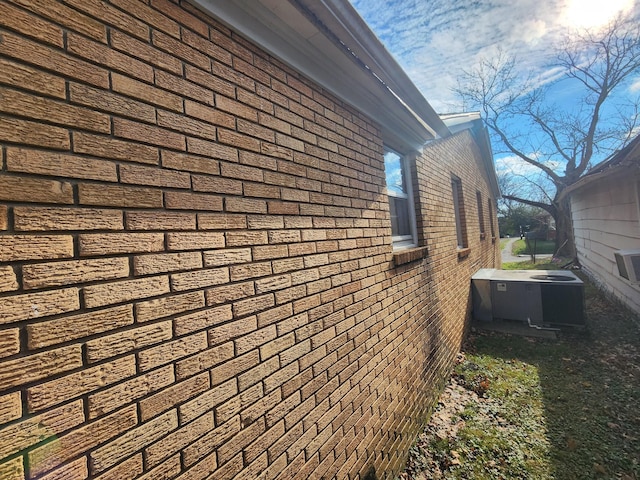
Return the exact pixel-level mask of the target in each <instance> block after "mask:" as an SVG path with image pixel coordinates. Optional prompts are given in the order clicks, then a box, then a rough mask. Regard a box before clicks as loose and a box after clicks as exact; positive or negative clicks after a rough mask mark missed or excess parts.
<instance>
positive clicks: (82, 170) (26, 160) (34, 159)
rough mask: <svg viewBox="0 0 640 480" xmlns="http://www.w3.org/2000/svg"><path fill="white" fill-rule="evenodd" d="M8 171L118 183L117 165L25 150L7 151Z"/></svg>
mask: <svg viewBox="0 0 640 480" xmlns="http://www.w3.org/2000/svg"><path fill="white" fill-rule="evenodd" d="M7 170H9V171H13V172H24V173H33V174H38V175H51V176H56V177H73V178H88V179H92V180H104V181H107V182H117V181H118V175H117V173H116V165H115V163H111V162H106V161H104V160H97V159H92V158H86V157H76V156H72V155H67V154H62V153H54V152H45V151H40V150H29V149H24V148H9V149H7Z"/></svg>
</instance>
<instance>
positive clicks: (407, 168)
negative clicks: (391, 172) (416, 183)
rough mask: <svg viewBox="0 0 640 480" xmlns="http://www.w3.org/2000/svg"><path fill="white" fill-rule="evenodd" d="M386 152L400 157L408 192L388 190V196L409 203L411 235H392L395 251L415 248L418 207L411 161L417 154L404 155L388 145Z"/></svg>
mask: <svg viewBox="0 0 640 480" xmlns="http://www.w3.org/2000/svg"><path fill="white" fill-rule="evenodd" d="M384 149H385V152H387V151H391V152H393V153H395V154H396V155H398V156H399V157H400V163H401V168H402V173H403V175H405V177H404V179H405V183H406V189H407V193H406V195H401V194H398V193H395V192H390V191H389V190H387V196H389V197H395V198H403V199H406V200H408V201H407V205H408V206H409V227H410V228H411V235H392V237H391V241H392V242H393V251H394V252H395V251H398V250H405V249H407V248H413V247H417V246H418V227H417V224H416V209H415V197H414V195H413V177H412V176H411V163H410V162H411V161H415V159H416V157H417V154H416V153H410V154H408V155H402V154H401V153H399V152H397V151H396V150H394V149H392V148H389V147H386V146H385V148H384ZM385 187H386V177H385Z"/></svg>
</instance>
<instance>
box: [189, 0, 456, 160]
mask: <svg viewBox="0 0 640 480" xmlns="http://www.w3.org/2000/svg"><path fill="white" fill-rule="evenodd" d="M193 1H194V2H195V3H196V4H197V6H198V7H199V8H201V9H202V10H204V11H206V12H207V13H209V14H210V15H212V16H213V17H215V18H217V19H219V20H220V21H221V22H223V23H224V24H226V25H227V26H229V27H230V28H231V29H233V30H234V31H236V32H238V33H240V34H241V35H243V36H245V37H246V38H248V39H250V40H251V41H253V42H254V43H256V44H258V45H260V47H261V48H263V49H264V50H266V51H267V52H269V53H270V54H271V55H273V56H274V57H276V58H278V59H279V60H281V61H282V62H284V63H286V64H287V65H289V66H291V67H292V68H294V69H295V70H297V71H299V72H300V73H302V74H303V75H305V76H306V77H308V78H310V79H311V80H313V81H314V82H316V83H317V84H319V85H320V86H321V87H323V88H325V89H326V90H328V91H329V92H331V93H333V94H334V95H336V96H337V97H338V98H340V99H341V100H343V101H344V102H345V103H347V104H350V105H352V106H353V107H355V108H356V109H358V110H359V111H361V112H362V113H363V114H365V115H367V116H368V117H369V118H371V119H373V120H375V121H376V122H377V124H378V125H379V126H380V128H381V130H382V135H383V139H384V141H385V142H387V143H389V144H390V145H391V146H393V147H394V148H397V149H399V150H410V149H413V150H419V149H420V148H421V147H422V146H423V145H424V143H425V142H427V141H429V140H432V139H434V138H437V137H439V136H446V135H448V134H449V131H448V129H447V127H446V126H445V125H444V123H443V122H442V121H441V120H440V118H439V117H438V116H437V114H436V113H435V111H433V109H432V108H431V106H430V105H429V103H428V102H427V101H426V100H425V99H424V97H423V96H422V95H421V94H420V92H419V91H418V90H417V88H416V87H415V86H414V85H413V83H412V82H411V81H410V80H409V78H408V77H407V75H406V73H405V72H404V71H403V70H402V69H401V68H400V66H399V65H398V64H397V63H396V62H395V60H393V57H391V55H390V54H389V53H388V52H387V51H386V50H385V49H384V46H382V44H381V43H380V41H379V40H378V39H377V38H376V37H375V35H374V34H373V33H372V32H371V30H369V28H368V27H367V26H366V24H365V23H364V21H363V20H362V19H361V18H360V17H359V16H358V14H357V12H356V11H355V10H354V9H353V7H351V5H350V4H349V3H348V2H347V1H346V0H323V1H317V0H193Z"/></svg>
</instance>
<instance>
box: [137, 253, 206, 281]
mask: <svg viewBox="0 0 640 480" xmlns="http://www.w3.org/2000/svg"><path fill="white" fill-rule="evenodd" d="M199 268H202V255H201V254H200V252H179V253H161V254H156V255H141V256H136V257H133V273H134V275H136V276H137V275H151V274H155V273H166V272H175V271H180V270H194V269H199Z"/></svg>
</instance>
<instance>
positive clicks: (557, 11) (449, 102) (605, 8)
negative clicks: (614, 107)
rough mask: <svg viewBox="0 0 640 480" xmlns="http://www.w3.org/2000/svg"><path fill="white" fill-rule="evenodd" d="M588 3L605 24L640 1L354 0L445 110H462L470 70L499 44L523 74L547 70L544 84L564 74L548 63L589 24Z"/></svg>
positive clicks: (423, 89) (542, 76)
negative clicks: (556, 47) (463, 80)
mask: <svg viewBox="0 0 640 480" xmlns="http://www.w3.org/2000/svg"><path fill="white" fill-rule="evenodd" d="M585 1H587V2H588V3H589V5H591V4H592V3H593V4H594V5H596V7H597V11H598V12H600V13H598V15H596V16H595V17H593V18H590V19H589V22H591V23H594V22H596V18H597V19H599V20H598V21H600V22H601V23H602V22H605V21H607V20H608V19H609V17H610V13H611V12H615V11H617V10H620V9H627V8H631V7H630V6H629V5H630V4H631V5H632V4H633V1H634V0H518V1H513V0H479V1H473V2H469V1H466V0H351V2H352V4H353V5H354V7H355V8H356V9H357V10H358V11H359V13H360V14H361V15H362V16H363V18H364V19H365V21H366V22H367V23H368V24H369V25H370V27H371V28H372V30H373V31H374V32H376V34H377V35H378V37H379V38H380V39H381V40H382V42H383V43H384V44H385V45H386V47H387V49H388V50H389V51H390V52H391V53H392V54H393V55H394V56H395V57H396V58H397V60H398V62H399V63H400V65H402V67H403V68H404V69H405V71H407V73H408V74H409V76H410V77H411V79H412V80H413V82H414V83H415V84H416V86H417V87H418V88H419V89H420V90H421V92H422V93H423V95H424V96H425V98H426V99H427V100H428V101H429V102H430V103H431V104H432V106H433V107H434V108H435V109H436V110H437V111H440V112H445V111H452V110H456V109H459V108H460V105H459V100H458V99H457V98H456V97H455V95H454V94H453V93H452V92H451V88H452V87H455V86H456V85H457V78H459V77H460V74H461V72H462V70H469V69H471V68H472V67H473V66H474V65H475V64H476V63H477V61H478V60H479V59H480V58H481V57H489V58H490V57H492V56H494V55H495V53H496V51H497V50H498V48H501V49H502V50H503V51H504V52H505V53H507V54H509V55H515V56H516V57H517V58H518V59H519V62H518V65H519V68H521V71H522V73H523V75H526V74H528V73H533V74H534V75H536V74H540V76H539V81H540V82H543V83H544V82H546V81H549V80H550V79H553V78H556V77H557V76H558V75H559V74H560V72H559V71H557V70H546V69H545V68H544V64H545V62H546V60H547V58H548V57H547V55H548V54H549V52H550V51H551V47H552V44H553V43H554V42H555V41H556V40H557V39H558V38H559V37H560V36H561V35H563V34H566V33H567V31H568V29H569V28H570V27H576V26H580V25H584V24H585V22H586V21H587V20H585V19H580V18H579V17H577V15H578V14H579V13H580V12H581V11H582V10H585V9H590V8H592V7H589V5H587V4H585V3H584V2H585ZM576 5H577V6H576ZM596 7H593V9H595V8H596ZM603 12H604V13H603ZM585 15H586V14H585ZM585 18H586V17H585ZM636 88H637V89H640V84H639V85H638V86H637V87H636Z"/></svg>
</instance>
